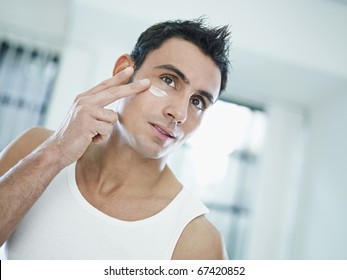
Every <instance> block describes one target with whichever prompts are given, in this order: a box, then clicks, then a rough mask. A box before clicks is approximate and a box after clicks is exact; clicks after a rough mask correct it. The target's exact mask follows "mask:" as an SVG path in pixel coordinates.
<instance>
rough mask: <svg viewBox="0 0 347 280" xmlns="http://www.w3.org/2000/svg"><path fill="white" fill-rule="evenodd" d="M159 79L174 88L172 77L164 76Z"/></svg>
mask: <svg viewBox="0 0 347 280" xmlns="http://www.w3.org/2000/svg"><path fill="white" fill-rule="evenodd" d="M161 79H162V80H163V82H164V83H165V84H167V85H168V86H170V87H173V88H175V87H176V83H175V79H174V78H173V77H171V76H168V75H165V76H162V77H161Z"/></svg>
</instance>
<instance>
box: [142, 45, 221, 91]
mask: <svg viewBox="0 0 347 280" xmlns="http://www.w3.org/2000/svg"><path fill="white" fill-rule="evenodd" d="M165 64H171V65H174V66H175V67H176V68H178V69H179V70H180V71H181V72H182V73H183V74H184V75H185V76H186V77H187V79H188V80H189V82H190V84H191V85H192V86H193V87H195V88H196V90H205V91H209V92H211V93H212V94H213V95H215V94H216V95H217V96H218V95H219V89H220V83H221V73H220V70H219V68H218V66H217V65H216V64H215V62H214V61H213V60H212V59H211V58H210V57H209V56H207V55H205V54H204V53H203V52H202V51H201V50H200V49H199V48H198V47H197V46H196V45H194V44H193V43H191V42H189V41H186V40H183V39H179V38H171V39H168V40H166V41H165V42H164V43H163V44H162V45H161V46H160V47H159V48H158V49H155V50H153V51H151V52H150V53H149V54H148V55H147V57H146V59H145V61H144V63H143V65H142V66H141V68H142V67H144V68H145V70H147V71H151V69H152V70H153V69H155V67H158V66H159V65H165Z"/></svg>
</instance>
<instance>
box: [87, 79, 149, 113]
mask: <svg viewBox="0 0 347 280" xmlns="http://www.w3.org/2000/svg"><path fill="white" fill-rule="evenodd" d="M149 86H150V81H149V80H148V79H142V80H138V81H134V82H132V83H129V84H126V85H121V86H113V87H109V88H107V89H105V90H103V91H101V92H99V93H97V94H94V95H93V101H92V102H93V103H94V104H96V105H99V106H101V107H105V106H107V105H108V104H111V103H112V102H115V101H116V100H118V99H121V98H123V97H127V96H131V95H133V94H136V93H140V92H142V91H144V90H146V89H148V88H149Z"/></svg>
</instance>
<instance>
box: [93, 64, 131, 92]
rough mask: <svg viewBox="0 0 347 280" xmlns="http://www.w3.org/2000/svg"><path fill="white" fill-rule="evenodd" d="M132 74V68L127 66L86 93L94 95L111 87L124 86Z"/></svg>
mask: <svg viewBox="0 0 347 280" xmlns="http://www.w3.org/2000/svg"><path fill="white" fill-rule="evenodd" d="M133 73H134V68H132V67H130V66H129V67H127V68H125V69H124V70H122V71H120V72H119V73H117V74H116V75H114V76H112V77H111V78H109V79H106V80H104V81H102V82H101V83H100V84H98V85H97V86H95V87H93V88H91V89H90V90H89V91H88V95H93V94H96V93H98V92H100V91H103V90H106V89H108V88H110V87H113V86H118V85H125V84H127V83H128V81H129V79H130V77H131V75H133Z"/></svg>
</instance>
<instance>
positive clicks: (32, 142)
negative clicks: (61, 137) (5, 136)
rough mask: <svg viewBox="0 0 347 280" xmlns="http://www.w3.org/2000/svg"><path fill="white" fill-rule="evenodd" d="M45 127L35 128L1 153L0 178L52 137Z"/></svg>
mask: <svg viewBox="0 0 347 280" xmlns="http://www.w3.org/2000/svg"><path fill="white" fill-rule="evenodd" d="M52 133H53V132H52V131H51V130H48V129H45V128H43V127H34V128H31V129H29V130H27V131H26V132H24V133H23V134H22V135H20V136H19V137H17V138H16V139H15V140H14V141H13V142H12V143H10V144H9V145H8V146H7V147H6V148H5V149H4V150H3V151H1V153H0V176H2V175H4V174H5V173H6V172H7V171H8V170H10V169H11V168H12V167H13V166H14V165H16V164H17V163H18V162H19V161H20V160H21V159H23V158H25V157H26V156H27V155H29V154H30V153H31V152H32V151H34V150H35V149H36V148H37V147H38V146H39V145H41V144H42V143H43V142H44V141H46V140H47V138H49V137H50V136H51V135H52Z"/></svg>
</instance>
